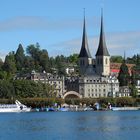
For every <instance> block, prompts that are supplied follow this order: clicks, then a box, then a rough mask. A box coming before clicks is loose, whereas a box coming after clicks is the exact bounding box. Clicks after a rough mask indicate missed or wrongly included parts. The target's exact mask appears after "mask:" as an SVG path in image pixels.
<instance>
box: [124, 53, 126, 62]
mask: <svg viewBox="0 0 140 140" xmlns="http://www.w3.org/2000/svg"><path fill="white" fill-rule="evenodd" d="M123 57H124V58H123V62H124V63H126V55H125V51H124V56H123Z"/></svg>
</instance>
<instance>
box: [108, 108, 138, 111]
mask: <svg viewBox="0 0 140 140" xmlns="http://www.w3.org/2000/svg"><path fill="white" fill-rule="evenodd" d="M111 110H113V111H127V110H128V111H129V110H139V107H111Z"/></svg>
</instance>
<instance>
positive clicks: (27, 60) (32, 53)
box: [0, 43, 78, 79]
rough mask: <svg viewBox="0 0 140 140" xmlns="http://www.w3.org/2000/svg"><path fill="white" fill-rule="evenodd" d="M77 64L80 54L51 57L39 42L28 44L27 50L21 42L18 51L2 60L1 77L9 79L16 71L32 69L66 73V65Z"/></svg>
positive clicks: (0, 62) (0, 64) (29, 70)
mask: <svg viewBox="0 0 140 140" xmlns="http://www.w3.org/2000/svg"><path fill="white" fill-rule="evenodd" d="M77 64H78V54H73V55H70V56H68V57H66V56H64V55H60V56H59V55H58V56H56V57H49V55H48V51H47V50H46V49H41V48H40V45H39V43H36V44H32V45H29V46H27V48H26V50H24V49H23V46H22V45H21V44H19V46H18V49H17V50H16V52H14V51H12V52H9V54H8V55H7V56H6V57H5V61H4V62H2V60H1V61H0V79H7V78H9V77H11V76H12V75H14V74H16V73H19V74H24V73H29V72H31V71H32V70H35V71H37V72H43V71H46V72H48V73H53V72H55V73H56V72H57V73H58V74H63V75H65V74H66V73H65V68H66V67H68V66H75V67H77Z"/></svg>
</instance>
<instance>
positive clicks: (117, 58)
mask: <svg viewBox="0 0 140 140" xmlns="http://www.w3.org/2000/svg"><path fill="white" fill-rule="evenodd" d="M110 61H111V62H114V63H122V62H123V58H122V56H111V58H110Z"/></svg>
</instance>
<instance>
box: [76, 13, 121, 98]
mask: <svg viewBox="0 0 140 140" xmlns="http://www.w3.org/2000/svg"><path fill="white" fill-rule="evenodd" d="M79 67H80V76H79V84H78V85H79V94H80V96H81V97H83V98H85V97H87V98H99V97H121V95H120V93H119V82H118V79H117V78H116V77H115V76H112V75H111V74H110V55H109V52H108V49H107V45H106V40H105V33H104V28H103V14H102V15H101V28H100V37H99V45H98V49H97V52H96V55H95V59H93V58H92V56H91V53H90V50H89V47H88V38H87V33H86V21H85V16H84V24H83V36H82V45H81V50H80V53H79Z"/></svg>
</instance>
